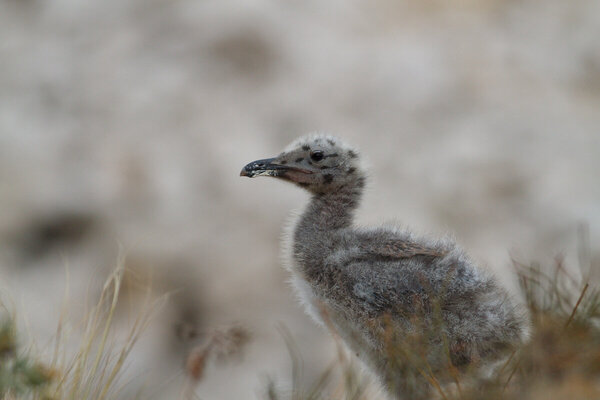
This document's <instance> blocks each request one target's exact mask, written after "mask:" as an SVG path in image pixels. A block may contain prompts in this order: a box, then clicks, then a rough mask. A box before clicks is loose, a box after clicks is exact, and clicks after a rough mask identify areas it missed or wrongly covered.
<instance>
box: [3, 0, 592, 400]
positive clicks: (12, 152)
mask: <svg viewBox="0 0 600 400" xmlns="http://www.w3.org/2000/svg"><path fill="white" fill-rule="evenodd" d="M0 10H1V11H0V38H1V39H0V209H2V210H3V212H2V213H0V238H1V241H0V272H1V274H2V275H1V276H2V279H1V280H0V287H1V288H2V293H3V298H4V297H10V298H11V299H12V301H13V303H14V305H15V308H17V309H18V310H19V313H20V314H21V316H22V318H23V319H26V320H27V323H26V324H24V325H25V326H26V327H27V328H26V329H27V330H28V331H29V332H30V333H31V335H32V336H33V337H35V338H36V339H37V341H38V343H39V344H40V347H44V344H46V343H48V341H49V338H50V337H51V336H52V335H53V332H54V328H55V324H56V319H57V318H58V314H59V311H60V304H61V301H62V298H63V293H64V287H65V265H68V266H69V271H70V287H71V299H72V301H71V302H70V303H71V304H70V307H71V308H72V313H73V314H75V315H78V314H81V313H82V312H83V310H84V307H83V304H82V303H83V301H82V300H83V299H85V298H86V297H87V298H92V299H93V297H94V296H95V295H96V294H97V293H98V292H99V290H100V286H101V284H102V282H103V280H104V277H105V276H106V275H107V273H108V271H110V269H111V268H112V266H113V265H114V264H115V262H116V260H117V254H118V253H119V246H121V247H122V248H123V249H124V250H123V251H124V252H125V253H127V255H128V257H129V260H130V263H131V264H132V265H134V266H135V268H136V270H138V271H145V270H148V269H152V270H153V271H154V281H155V284H156V286H157V287H158V289H157V292H158V291H161V290H163V291H169V290H176V289H177V290H178V291H177V293H176V294H174V295H173V297H172V301H171V302H170V304H169V306H167V307H166V308H165V309H163V310H162V312H161V313H160V315H159V316H158V317H157V318H156V320H155V323H154V324H153V326H152V328H151V329H150V330H149V331H148V332H147V334H146V336H145V337H144V340H143V341H142V342H141V344H140V346H139V347H138V348H137V350H136V351H135V352H134V355H133V359H132V362H131V365H130V366H129V367H128V373H129V374H131V375H130V376H132V377H136V379H135V380H134V382H133V383H132V385H131V387H130V390H131V392H127V393H124V394H123V396H124V397H123V398H128V396H130V395H131V393H134V392H135V391H136V389H137V387H138V386H139V385H141V384H145V385H146V387H148V388H151V389H152V390H149V392H150V393H152V394H153V396H151V397H150V398H156V399H163V398H164V399H171V398H174V396H176V395H178V394H179V393H180V391H181V387H182V382H183V376H184V371H183V365H184V361H183V360H184V358H185V354H186V351H187V350H188V349H189V348H190V346H191V345H192V344H193V341H185V340H182V339H181V338H178V337H177V335H176V334H175V332H176V331H177V330H176V329H175V328H174V327H175V326H180V324H181V323H184V324H187V325H186V326H188V325H189V326H192V327H196V329H197V330H199V331H204V330H206V329H208V328H210V327H212V326H218V325H220V324H227V323H231V322H233V321H239V322H241V323H243V324H245V325H246V326H247V327H248V328H249V329H250V330H251V331H252V333H253V340H252V342H251V344H250V345H249V346H248V348H247V352H246V354H245V356H244V358H243V359H242V361H240V362H237V363H235V362H232V363H229V364H227V365H223V366H216V367H214V368H211V369H209V371H208V372H207V374H206V375H205V377H204V379H203V381H202V382H201V383H200V384H199V385H198V387H197V393H198V395H199V396H200V398H203V399H241V398H260V396H261V393H262V390H263V389H264V386H265V381H266V378H265V377H266V376H274V377H275V378H276V379H277V380H278V382H281V384H282V385H283V386H285V382H286V380H288V379H289V364H290V360H289V355H288V354H287V352H286V350H285V345H284V342H283V340H282V338H281V336H280V335H279V333H278V328H277V326H278V324H279V323H283V324H285V325H286V326H288V328H289V329H290V330H291V331H292V332H293V333H294V337H295V340H296V341H297V344H298V347H299V348H300V350H301V352H302V354H303V357H304V363H305V378H306V381H310V380H311V379H312V378H314V376H316V374H317V373H318V372H319V371H322V369H324V368H325V366H326V365H328V363H329V362H330V361H331V360H332V359H333V357H334V356H333V354H334V349H333V344H332V340H331V339H330V337H329V336H328V335H327V333H325V332H323V331H322V330H320V329H318V328H317V327H316V326H314V324H313V323H312V321H310V320H309V318H308V317H306V316H305V315H304V314H303V313H302V310H301V309H300V307H298V306H297V305H296V304H295V300H294V298H293V295H292V293H291V291H290V290H289V287H288V285H287V284H286V279H287V277H286V274H285V273H284V271H283V270H282V269H281V268H280V265H279V236H280V232H281V227H282V225H283V224H284V223H285V221H286V219H287V216H288V215H289V212H290V210H292V209H298V208H299V207H301V206H302V205H303V204H304V202H305V201H306V197H305V195H304V194H303V193H301V192H300V191H299V190H297V189H295V188H293V187H291V186H289V185H284V184H282V183H278V182H274V181H269V180H268V179H262V180H253V181H250V180H242V179H240V178H239V177H238V174H239V170H240V169H241V167H242V166H243V165H244V164H246V163H247V162H249V161H251V160H254V159H257V158H263V157H267V156H272V155H275V154H277V153H278V152H279V151H280V150H281V149H283V147H284V146H285V145H286V144H287V143H288V142H289V141H291V140H292V139H293V138H295V137H296V136H299V135H301V134H304V133H306V132H309V131H313V130H321V131H327V132H331V133H333V134H336V135H339V136H341V137H343V138H344V139H345V140H346V141H348V142H350V143H353V144H354V145H355V146H357V147H358V148H360V149H361V151H362V153H363V154H364V156H365V157H366V158H367V159H368V160H369V164H370V166H371V169H370V171H371V172H370V175H371V181H370V184H369V191H368V193H367V195H366V197H365V199H364V202H363V207H362V209H361V211H360V214H359V220H360V222H361V223H364V224H371V223H379V222H381V221H383V220H384V219H390V218H395V219H397V220H398V221H400V222H402V223H403V224H406V225H408V226H410V227H412V228H414V229H415V230H417V231H419V232H426V233H432V234H444V233H452V234H453V235H454V236H455V237H456V239H457V240H458V242H459V243H461V244H462V245H463V246H464V247H465V248H466V249H467V250H468V251H469V252H470V253H471V254H472V255H473V256H474V257H475V258H476V259H478V260H480V262H481V263H482V265H485V266H487V267H489V268H491V269H493V270H494V271H496V272H497V273H498V275H499V276H500V277H501V278H502V279H503V281H505V282H506V283H507V284H510V283H511V280H512V279H511V276H510V274H509V265H510V255H511V254H513V255H516V256H518V257H519V258H520V259H522V260H525V261H528V260H531V259H537V260H540V261H542V262H547V261H548V260H551V259H552V258H553V257H554V256H555V255H557V254H559V253H562V254H564V255H565V256H566V257H567V260H568V261H569V262H570V263H571V264H575V263H576V261H577V227H578V226H579V225H580V224H582V223H583V224H586V225H587V226H588V227H589V231H590V242H591V244H592V245H591V250H592V256H595V257H598V256H599V253H598V252H599V249H600V247H599V246H598V245H597V244H596V243H598V235H599V233H598V232H599V231H600V178H599V172H598V171H600V41H599V40H598V37H600V3H598V2H597V1H594V0H589V1H586V0H575V1H570V2H564V1H560V0H547V1H545V2H542V3H540V2H537V1H533V0H530V1H524V2H507V1H499V0H498V1H493V0H487V1H463V2H450V3H448V2H442V1H426V2H422V1H419V2H410V1H389V0H378V1H374V2H373V1H358V0H355V1H330V2H327V3H326V4H325V3H324V2H322V1H302V2H300V1H288V2H277V1H267V0H254V1H191V0H178V1H159V0H103V1H88V2H78V1H72V0H57V1H52V2H49V1H39V0H38V1H36V0H0ZM123 319H125V318H123ZM140 377H142V378H140ZM143 377H148V378H143ZM144 380H146V381H147V382H143V381H144ZM157 387H160V390H154V389H156V388H157Z"/></svg>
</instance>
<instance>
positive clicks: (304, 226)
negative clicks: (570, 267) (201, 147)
mask: <svg viewBox="0 0 600 400" xmlns="http://www.w3.org/2000/svg"><path fill="white" fill-rule="evenodd" d="M240 175H241V176H247V177H250V178H252V177H257V176H272V177H276V178H278V179H281V180H284V181H288V182H292V183H294V184H296V185H298V186H300V187H302V188H303V189H305V190H307V191H309V192H310V194H311V195H312V198H311V201H310V203H309V205H308V206H307V207H306V209H305V210H304V212H303V213H302V215H301V216H300V218H299V219H298V220H297V221H296V223H295V225H294V226H293V231H292V234H291V235H290V239H291V243H290V244H289V245H290V252H289V253H290V254H289V258H290V259H289V260H288V261H289V262H288V264H289V265H288V267H289V269H290V271H291V273H292V282H293V284H294V286H295V288H296V290H297V292H298V294H299V296H300V298H301V300H302V302H303V303H304V304H305V306H306V310H307V312H308V313H309V314H310V315H311V316H312V317H314V318H315V320H317V322H320V323H321V324H323V325H327V326H328V327H330V328H332V329H333V330H335V331H336V333H337V334H338V335H339V336H340V337H341V338H342V339H343V340H344V341H345V343H346V344H347V345H348V346H349V348H350V349H351V350H352V351H353V352H354V353H355V354H357V355H358V357H359V358H360V359H362V360H363V361H364V362H365V364H366V365H367V366H368V367H370V369H371V370H372V371H373V372H374V373H375V374H376V375H377V376H378V377H379V378H380V379H381V380H382V383H383V384H384V385H385V386H386V387H387V389H388V391H389V392H390V393H391V394H392V395H393V396H394V397H395V398H398V399H422V398H427V396H428V395H429V393H430V391H431V388H432V384H433V385H436V386H437V384H438V383H439V384H443V383H445V382H450V381H455V380H456V379H458V377H457V374H461V373H463V372H466V371H467V370H470V371H471V370H474V369H476V370H481V367H484V366H489V365H493V364H494V363H496V364H497V363H498V362H499V360H501V359H502V358H503V357H505V356H506V355H507V353H510V351H511V349H514V348H515V347H516V346H518V345H519V343H521V342H522V341H523V340H524V338H525V332H526V325H527V324H526V319H525V317H524V315H522V314H521V313H520V312H519V310H518V309H517V307H516V305H515V304H513V303H512V302H511V301H510V298H509V297H508V295H507V293H506V292H505V291H504V290H503V289H501V288H500V287H499V286H498V284H497V283H496V282H495V280H494V279H493V278H492V277H491V276H489V275H488V274H486V273H484V272H483V271H482V270H480V269H478V268H477V267H476V266H475V265H474V264H473V263H472V261H471V260H470V259H469V258H468V257H467V255H465V253H464V252H463V251H462V250H461V249H459V248H458V247H457V245H456V244H455V243H453V242H451V241H449V240H446V239H445V240H430V239H426V238H420V237H416V236H414V235H412V234H411V233H409V232H407V231H404V230H401V229H399V228H395V227H391V228H390V227H379V228H371V229H366V228H357V227H355V226H353V223H352V220H353V214H354V211H355V210H356V208H357V207H358V204H359V201H360V197H361V194H362V192H363V188H364V185H365V173H364V171H363V169H362V168H361V166H360V163H359V155H358V152H357V151H356V150H354V149H352V148H350V147H349V146H347V145H346V144H344V143H342V142H341V141H340V140H339V139H337V138H334V137H331V136H324V135H310V136H306V137H303V138H300V139H298V140H296V141H295V142H293V143H292V144H291V145H290V146H289V147H288V148H287V149H286V150H285V151H284V152H283V153H281V154H279V155H278V156H277V157H274V158H269V159H263V160H257V161H254V162H251V163H250V164H248V165H246V166H245V167H244V168H243V169H242V172H241V173H240Z"/></svg>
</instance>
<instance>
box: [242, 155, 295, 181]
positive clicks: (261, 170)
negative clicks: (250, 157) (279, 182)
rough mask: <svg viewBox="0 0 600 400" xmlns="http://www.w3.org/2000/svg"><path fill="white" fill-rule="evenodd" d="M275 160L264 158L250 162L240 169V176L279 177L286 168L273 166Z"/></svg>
mask: <svg viewBox="0 0 600 400" xmlns="http://www.w3.org/2000/svg"><path fill="white" fill-rule="evenodd" d="M273 161H275V158H265V159H264V160H256V161H252V162H251V163H250V164H248V165H246V166H245V167H244V168H242V172H240V176H247V177H248V178H254V177H255V176H265V175H266V176H279V175H281V174H282V173H283V172H284V171H286V170H287V169H288V168H286V166H285V165H278V164H273Z"/></svg>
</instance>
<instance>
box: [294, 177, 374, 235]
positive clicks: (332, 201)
mask: <svg viewBox="0 0 600 400" xmlns="http://www.w3.org/2000/svg"><path fill="white" fill-rule="evenodd" d="M364 184H365V179H364V177H359V178H358V179H356V180H355V181H353V182H351V183H348V184H346V185H344V186H340V187H339V188H337V189H336V190H335V191H331V192H328V193H323V194H315V195H313V197H312V199H311V202H310V203H309V205H308V207H307V208H306V210H305V211H304V213H303V214H302V217H301V218H300V222H299V224H298V228H297V231H296V232H297V233H299V232H300V231H305V232H307V233H310V234H316V233H323V232H327V231H331V230H337V229H344V228H348V227H350V226H351V225H352V221H353V219H354V211H355V210H356V208H357V207H358V205H359V203H360V199H361V196H362V191H363V188H364Z"/></svg>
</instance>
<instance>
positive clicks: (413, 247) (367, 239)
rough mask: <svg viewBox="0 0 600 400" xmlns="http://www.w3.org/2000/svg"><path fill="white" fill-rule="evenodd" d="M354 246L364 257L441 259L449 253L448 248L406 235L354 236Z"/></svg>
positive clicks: (377, 233) (378, 232) (369, 233)
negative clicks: (425, 257)
mask: <svg viewBox="0 0 600 400" xmlns="http://www.w3.org/2000/svg"><path fill="white" fill-rule="evenodd" d="M355 239H356V242H355V243H356V245H357V247H358V249H359V251H360V253H361V254H362V255H364V256H365V257H369V256H375V257H377V256H379V257H386V258H396V259H402V258H410V257H416V256H428V257H443V256H445V255H446V254H448V252H449V248H448V246H445V245H442V244H428V243H423V242H419V241H417V240H415V239H413V238H412V237H411V236H410V235H408V234H393V233H389V232H382V231H373V232H360V233H358V234H355Z"/></svg>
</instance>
